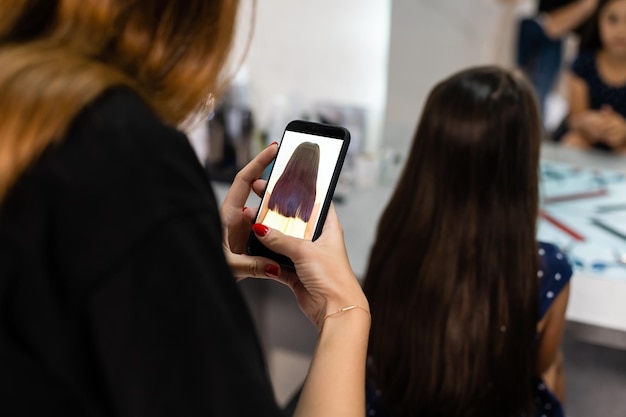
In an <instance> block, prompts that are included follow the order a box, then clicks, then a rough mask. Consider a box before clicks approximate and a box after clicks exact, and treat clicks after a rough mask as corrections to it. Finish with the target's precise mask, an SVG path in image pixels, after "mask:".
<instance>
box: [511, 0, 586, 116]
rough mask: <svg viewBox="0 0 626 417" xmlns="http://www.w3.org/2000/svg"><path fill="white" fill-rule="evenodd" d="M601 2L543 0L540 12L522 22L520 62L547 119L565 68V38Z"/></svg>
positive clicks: (518, 54) (519, 43) (519, 38)
mask: <svg viewBox="0 0 626 417" xmlns="http://www.w3.org/2000/svg"><path fill="white" fill-rule="evenodd" d="M504 1H508V2H518V1H517V0H504ZM597 3H598V0H539V2H538V4H537V13H536V14H534V15H533V16H531V17H527V18H524V19H522V20H521V22H520V23H519V31H518V37H517V48H516V49H517V58H516V59H517V66H518V67H519V68H520V69H521V70H522V71H524V73H525V74H526V76H527V77H528V78H529V79H530V81H531V82H532V84H533V86H534V88H535V92H536V93H537V96H538V98H539V108H540V112H541V115H542V117H543V119H544V120H545V118H546V100H547V97H548V95H549V94H550V92H551V91H552V89H553V88H554V86H555V83H556V80H557V78H558V75H559V73H560V69H561V62H562V56H563V40H564V38H565V36H566V35H568V34H569V33H571V32H573V31H575V30H576V29H577V28H579V27H580V26H581V25H582V24H583V23H584V22H585V21H586V20H587V19H588V18H589V16H590V15H591V14H592V13H593V12H594V11H595V9H596V6H597Z"/></svg>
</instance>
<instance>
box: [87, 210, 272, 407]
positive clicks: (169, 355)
mask: <svg viewBox="0 0 626 417" xmlns="http://www.w3.org/2000/svg"><path fill="white" fill-rule="evenodd" d="M212 214H213V213H207V212H197V213H186V214H182V215H178V216H173V217H171V218H168V219H165V220H164V221H163V222H162V223H161V224H159V225H158V226H157V227H156V228H155V229H154V230H153V231H151V232H150V233H149V234H148V235H146V236H145V238H144V239H143V241H142V242H139V243H138V245H137V247H136V248H135V249H134V250H132V251H131V252H130V253H129V255H128V256H127V258H126V259H125V260H124V261H123V262H122V263H121V264H120V265H119V267H117V268H116V270H114V271H112V272H111V273H110V274H109V275H108V276H107V277H106V279H105V280H103V281H101V283H100V285H99V286H98V287H97V289H96V290H95V291H94V292H93V294H92V297H90V299H89V303H88V314H87V317H88V320H89V323H87V326H86V328H88V329H90V330H89V331H90V332H92V334H91V339H92V343H93V346H94V355H95V356H96V358H95V360H96V363H97V364H98V366H99V367H100V372H102V377H103V379H104V381H105V385H106V390H107V392H108V397H109V399H110V402H111V406H112V408H113V409H114V410H115V415H123V416H131V415H132V416H151V417H158V416H168V417H169V416H252V415H264V416H274V415H281V412H280V410H279V409H278V407H277V405H276V403H275V401H274V397H273V392H272V388H271V383H270V382H269V378H268V376H267V372H266V369H265V366H264V361H263V357H262V353H261V349H260V347H259V343H258V339H257V337H256V334H255V329H254V326H253V323H252V320H251V317H250V314H249V311H248V308H247V306H246V304H245V301H244V299H243V297H242V296H241V294H240V293H239V289H238V288H237V286H236V284H235V282H234V280H233V279H232V276H231V273H230V271H229V269H228V266H227V264H226V262H225V259H224V256H223V254H222V249H221V243H220V242H219V231H218V230H214V229H215V227H216V223H215V222H214V221H212V219H211V215H212ZM213 215H214V214H213ZM213 220H214V219H213ZM216 245H217V247H216Z"/></svg>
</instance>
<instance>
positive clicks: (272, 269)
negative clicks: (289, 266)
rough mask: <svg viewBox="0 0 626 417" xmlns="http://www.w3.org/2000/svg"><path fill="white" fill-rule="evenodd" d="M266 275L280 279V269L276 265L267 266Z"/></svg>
mask: <svg viewBox="0 0 626 417" xmlns="http://www.w3.org/2000/svg"><path fill="white" fill-rule="evenodd" d="M265 274H266V275H267V276H269V277H278V267H277V266H276V265H271V264H270V265H265Z"/></svg>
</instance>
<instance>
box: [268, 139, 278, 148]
mask: <svg viewBox="0 0 626 417" xmlns="http://www.w3.org/2000/svg"><path fill="white" fill-rule="evenodd" d="M274 145H278V142H276V141H274V142H272V143H270V146H274ZM268 148H269V146H268Z"/></svg>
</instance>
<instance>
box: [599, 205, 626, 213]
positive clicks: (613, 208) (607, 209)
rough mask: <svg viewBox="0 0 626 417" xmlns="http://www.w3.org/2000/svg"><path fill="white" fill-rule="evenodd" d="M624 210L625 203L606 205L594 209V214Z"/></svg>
mask: <svg viewBox="0 0 626 417" xmlns="http://www.w3.org/2000/svg"><path fill="white" fill-rule="evenodd" d="M622 210H626V203H624V204H607V205H605V206H598V207H596V213H610V212H611V211H622Z"/></svg>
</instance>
